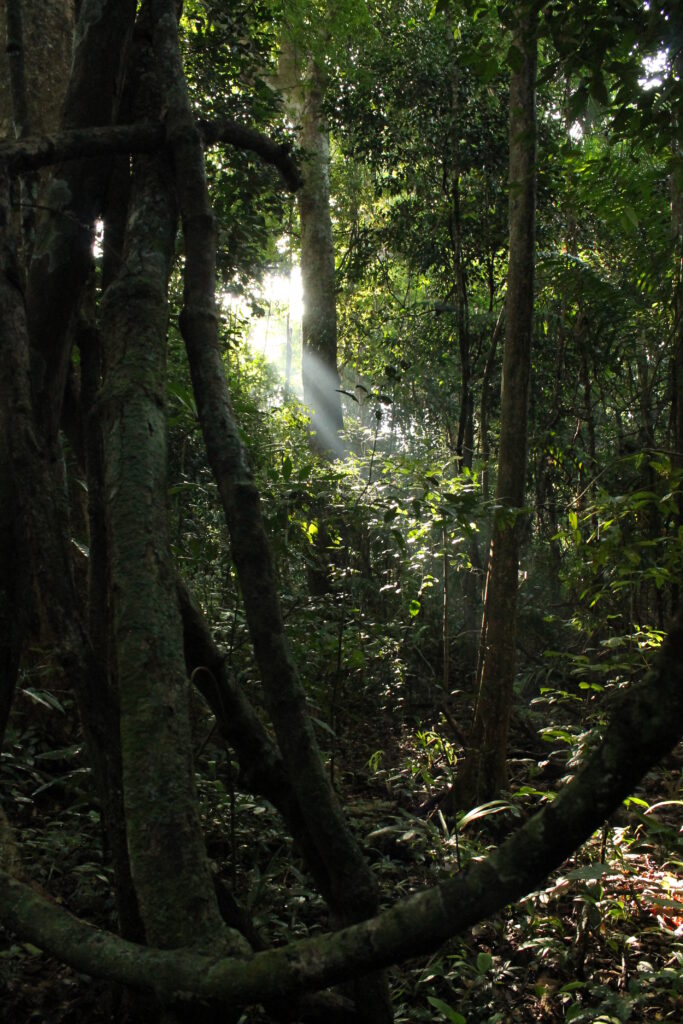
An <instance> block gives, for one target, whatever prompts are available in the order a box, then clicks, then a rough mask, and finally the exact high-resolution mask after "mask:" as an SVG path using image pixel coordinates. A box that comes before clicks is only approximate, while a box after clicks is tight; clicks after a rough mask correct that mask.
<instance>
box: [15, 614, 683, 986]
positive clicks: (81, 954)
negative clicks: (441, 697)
mask: <svg viewBox="0 0 683 1024" xmlns="http://www.w3.org/2000/svg"><path fill="white" fill-rule="evenodd" d="M682 732H683V613H679V616H678V619H677V622H676V624H675V626H674V628H673V629H672V630H671V632H670V634H669V636H668V637H667V640H666V641H665V643H664V645H663V648H662V650H661V652H660V655H659V659H658V664H657V666H656V669H655V671H654V672H653V673H652V675H651V676H650V678H649V679H647V680H646V681H645V682H643V683H641V684H637V685H634V686H632V687H631V688H629V690H628V691H626V692H625V693H624V694H623V695H622V696H621V698H620V700H619V701H617V702H616V704H615V708H614V712H613V716H612V721H611V723H610V725H609V727H608V729H607V731H606V734H605V738H604V740H603V741H602V743H601V744H600V746H599V747H598V748H597V749H596V750H594V752H593V753H592V754H591V755H590V756H589V758H588V760H587V761H586V763H585V765H584V766H583V767H582V768H581V769H580V771H579V772H578V774H577V775H576V777H575V778H574V780H573V781H572V782H570V783H569V784H568V785H567V786H565V787H564V789H563V790H561V792H560V793H559V794H558V796H557V798H556V799H555V800H554V801H553V802H552V803H550V804H548V805H546V807H545V808H543V810H541V811H539V812H538V813H537V814H536V815H535V816H534V817H533V818H531V819H530V820H529V821H528V822H527V823H526V824H525V825H524V826H523V827H522V828H520V829H519V830H518V831H517V832H515V833H514V834H513V835H512V836H511V837H510V838H509V839H508V840H507V841H506V842H505V843H504V844H503V845H502V846H501V847H500V848H499V849H498V850H497V851H496V852H495V853H494V854H492V855H491V856H490V857H489V858H487V859H486V860H484V861H479V862H476V863H471V864H470V865H469V866H468V867H467V868H466V869H465V870H464V871H462V872H460V873H459V874H457V875H456V876H455V877H453V878H451V879H449V880H447V881H445V882H442V883H441V884H440V885H437V886H434V887H433V888H432V889H429V890H427V891H425V892H422V893H419V894H417V895H415V896H411V897H409V898H407V899H404V900H401V901H400V902H399V903H397V904H395V905H394V906H393V907H392V908H391V909H390V910H387V911H384V912H383V913H380V914H378V915H377V916H375V917H373V918H371V919H370V920H366V921H363V922H362V923H360V924H355V925H352V926H351V927H348V928H345V929H343V930H342V931H339V932H335V933H332V934H329V935H325V936H323V937H321V938H314V939H305V940H303V941H301V942H296V943H292V944H291V945H288V946H285V947H283V948H280V949H277V950H269V951H267V952H263V953H258V954H256V955H255V956H253V957H252V958H251V959H250V960H248V961H245V960H237V959H235V958H227V959H226V958H223V959H220V958H217V957H211V956H206V955H202V954H198V953H196V952H193V951H190V950H172V951H160V950H156V949H150V948H147V947H142V946H138V945H135V944H134V943H131V942H126V941H124V940H122V939H119V938H118V937H116V936H114V935H111V934H108V933H106V932H103V931H100V930H98V929H95V928H92V927H91V926H89V925H87V924H85V923H84V922H82V921H79V920H78V919H77V918H75V917H73V916H72V915H71V914H69V913H68V912H67V911H65V910H62V909H61V908H60V907H57V906H55V905H54V904H52V903H50V902H49V901H48V900H47V899H45V897H43V896H40V895H39V894H38V893H37V892H35V891H34V890H33V889H32V888H30V887H29V886H27V885H25V884H24V883H22V882H18V881H16V880H15V879H13V878H11V877H10V876H9V875H8V874H7V873H5V872H0V918H1V919H2V920H3V922H4V924H5V925H6V926H7V927H8V928H10V929H12V931H14V932H15V933H16V934H17V935H18V936H20V937H21V938H24V939H27V940H29V941H31V942H34V943H35V944H36V945H38V946H40V947H41V948H43V949H45V950H47V951H48V952H51V953H53V954H54V955H55V956H58V957H59V958H60V959H61V960H63V961H64V962H66V963H68V964H70V965H71V966H72V967H74V968H76V969H77V970H79V971H83V972H85V973H87V974H92V975H95V976H99V977H105V978H108V979H109V980H111V981H117V982H121V983H123V984H126V985H130V986H133V987H135V988H140V989H147V990H150V991H152V992H154V993H155V995H156V996H157V997H158V998H159V999H160V1000H161V1001H162V1002H163V1003H166V1004H178V1003H188V1002H192V1001H194V1000H201V1001H206V1000H208V1001H210V1002H218V1003H221V1004H226V1005H227V1004H230V1005H231V1006H247V1005H249V1004H252V1003H261V1002H263V1001H264V1000H268V999H272V998H278V997H282V996H287V995H292V994H295V993H300V992H305V991H310V990H314V989H319V988H324V987H326V986H328V985H331V984H334V983H336V982H340V981H343V980H345V979H347V978H350V977H352V976H354V975H357V974H358V973H359V972H366V971H367V970H368V969H373V968H380V967H385V966H388V965H389V964H392V963H397V962H399V961H402V960H404V959H407V958H408V957H410V956H415V955H417V954H420V953H426V952H429V951H431V950H433V949H435V948H436V947H438V946H439V945H440V944H441V943H443V942H444V941H445V940H446V939H448V938H450V937H452V936H454V935H456V934H457V933H458V932H460V931H462V930H463V929H465V928H467V927H469V926H471V925H473V924H475V923H476V922H477V921H479V920H481V919H483V918H485V917H488V916H490V915H491V914H493V913H495V912H496V911H497V910H500V909H501V908H502V907H504V906H506V905H507V904H509V903H512V902H514V901H516V900H518V899H520V898H521V897H522V896H524V895H526V894H527V893H528V892H530V891H532V890H533V889H534V888H535V887H536V886H538V885H540V884H541V883H542V882H543V880H544V879H545V878H547V876H548V875H549V874H550V873H551V872H552V871H553V870H555V869H557V868H558V867H559V866H560V865H561V864H562V862H563V861H564V860H565V859H566V858H567V857H568V856H569V855H570V854H571V853H572V852H573V851H574V850H575V849H576V848H577V847H578V846H580V844H581V843H582V842H584V841H585V840H586V839H587V838H588V837H589V836H590V835H591V834H592V832H593V831H594V830H595V829H596V828H597V827H598V826H599V825H600V824H601V823H602V822H603V821H604V820H605V818H606V817H608V816H609V815H610V814H611V813H612V812H613V811H614V810H615V808H616V807H618V805H619V804H620V802H621V801H622V800H623V799H624V798H625V797H626V796H627V795H628V794H629V793H630V792H631V791H632V789H633V788H634V786H635V785H636V784H637V783H638V781H639V780H640V779H641V778H642V777H643V775H644V774H645V773H646V772H647V771H648V770H649V769H650V768H651V767H653V765H655V764H656V763H657V761H659V760H660V759H661V758H662V757H663V756H664V755H665V754H666V753H667V752H668V751H669V750H670V749H671V748H672V747H673V745H674V744H675V743H676V742H677V740H678V739H679V737H680V735H681V733H682Z"/></svg>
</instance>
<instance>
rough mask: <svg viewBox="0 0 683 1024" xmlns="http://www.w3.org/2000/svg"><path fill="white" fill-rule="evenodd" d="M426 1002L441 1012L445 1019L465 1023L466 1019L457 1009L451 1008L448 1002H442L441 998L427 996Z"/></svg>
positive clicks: (452, 1022)
mask: <svg viewBox="0 0 683 1024" xmlns="http://www.w3.org/2000/svg"><path fill="white" fill-rule="evenodd" d="M427 1002H428V1003H429V1004H430V1005H431V1006H433V1007H434V1009H435V1010H438V1011H439V1013H442V1014H443V1015H444V1017H445V1018H446V1020H449V1021H451V1024H467V1021H466V1020H465V1018H464V1017H463V1015H462V1014H461V1013H458V1011H457V1010H454V1009H452V1007H450V1006H449V1005H448V1003H444V1001H443V999H437V998H436V996H427Z"/></svg>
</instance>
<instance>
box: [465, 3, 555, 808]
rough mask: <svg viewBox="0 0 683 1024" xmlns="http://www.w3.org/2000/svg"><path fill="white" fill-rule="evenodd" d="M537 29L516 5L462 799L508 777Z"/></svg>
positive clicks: (530, 301) (483, 796) (529, 303)
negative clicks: (495, 457) (497, 379)
mask: <svg viewBox="0 0 683 1024" xmlns="http://www.w3.org/2000/svg"><path fill="white" fill-rule="evenodd" d="M536 32H537V25H536V15H531V14H527V13H523V14H522V15H521V16H520V20H519V26H518V28H517V29H516V31H515V35H514V39H513V45H514V46H516V48H517V49H518V50H519V52H520V55H521V56H522V57H523V61H522V65H521V67H520V70H519V71H514V72H513V73H512V75H511V80H510V198H509V204H510V206H509V220H510V263H509V269H508V283H507V297H506V306H505V348H504V356H503V384H502V397H501V421H500V449H499V461H498V484H497V488H496V505H497V510H496V517H495V521H494V527H493V537H492V541H491V551H490V555H489V568H488V577H487V583H486V596H485V602H484V616H483V625H482V644H481V650H482V659H481V674H480V680H479V687H478V693H477V703H476V709H475V717H474V724H473V729H472V736H471V740H470V748H469V750H468V753H467V759H466V764H465V768H464V779H463V780H462V782H461V783H460V784H461V785H462V792H463V793H466V794H467V796H468V799H470V800H471V799H472V798H473V797H474V798H475V799H476V801H477V802H482V801H485V800H490V799H492V798H493V797H495V796H496V795H497V794H498V793H499V792H500V790H501V789H502V788H504V787H505V785H506V782H507V763H506V758H507V736H508V726H509V720H510V710H511V705H512V685H513V681H514V672H515V641H516V631H517V572H518V561H519V534H520V522H521V514H522V508H523V506H524V495H525V480H526V464H527V422H528V404H529V377H530V371H531V337H532V325H533V306H534V248H535V223H536V178H535V174H536V59H537V58H536V53H537V41H536ZM460 784H459V785H460Z"/></svg>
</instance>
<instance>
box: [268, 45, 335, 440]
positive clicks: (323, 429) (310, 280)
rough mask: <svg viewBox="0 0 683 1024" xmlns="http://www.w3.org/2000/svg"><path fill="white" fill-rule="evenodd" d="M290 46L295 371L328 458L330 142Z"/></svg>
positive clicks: (285, 69) (287, 84)
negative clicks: (296, 265)
mask: <svg viewBox="0 0 683 1024" xmlns="http://www.w3.org/2000/svg"><path fill="white" fill-rule="evenodd" d="M300 60H301V55H300V54H299V53H298V52H297V50H296V47H295V46H294V45H292V44H290V43H285V44H283V47H282V51H281V55H280V73H279V78H280V85H281V88H282V89H283V91H284V92H285V95H286V100H287V103H288V105H289V107H290V109H291V110H292V113H293V116H294V117H295V118H296V120H297V122H298V124H299V141H300V143H301V147H302V149H303V151H304V159H303V163H302V178H303V184H302V187H301V189H300V191H299V195H298V199H299V219H300V223H301V283H302V288H303V300H304V309H303V315H302V320H301V334H302V352H301V372H302V378H303V386H304V402H305V403H306V405H307V406H308V407H309V409H310V410H311V428H312V430H313V433H314V437H313V447H314V449H315V450H316V451H318V452H319V453H320V454H321V455H324V456H326V457H328V458H334V457H336V456H341V455H343V454H344V446H343V444H342V442H341V439H340V436H339V434H340V431H341V430H343V427H344V420H343V415H342V406H341V394H340V391H339V385H340V382H339V371H338V369H337V297H336V293H335V266H334V242H333V238H332V218H331V215H330V138H329V133H328V131H327V127H326V125H325V118H324V114H323V107H322V105H323V98H324V80H323V75H322V72H321V70H320V68H319V67H318V65H317V64H316V62H315V60H314V59H313V58H309V59H308V60H307V61H306V70H305V72H304V69H303V68H302V67H301V66H300Z"/></svg>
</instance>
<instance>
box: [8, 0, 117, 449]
mask: <svg viewBox="0 0 683 1024" xmlns="http://www.w3.org/2000/svg"><path fill="white" fill-rule="evenodd" d="M136 7H137V4H136V2H135V0H83V3H82V5H81V9H80V16H79V19H78V22H77V25H76V34H75V43H74V57H73V64H72V70H71V77H70V79H69V85H68V89H67V94H66V99H65V101H64V113H63V117H62V126H63V127H64V128H67V129H72V128H82V127H86V126H87V127H92V126H97V125H108V124H110V123H111V121H112V120H113V117H114V112H115V106H116V101H117V99H118V95H119V87H120V83H121V78H122V74H123V68H124V66H125V58H126V52H127V47H128V42H129V40H130V37H131V33H132V29H133V22H134V19H135V11H136ZM107 178H108V164H107V163H106V162H104V161H101V160H99V161H88V160H78V161H69V162H68V163H64V164H61V165H58V166H57V167H56V168H55V171H54V174H53V176H52V178H51V181H50V186H49V189H48V192H47V195H46V198H45V207H46V209H45V211H44V213H43V215H42V216H41V218H40V220H39V222H38V228H37V235H36V244H35V248H34V250H33V258H32V260H31V266H30V269H29V276H28V286H27V293H26V309H27V314H28V317H29V332H30V335H31V378H32V379H31V386H32V392H33V398H34V405H35V408H36V410H37V411H38V413H39V417H40V425H41V429H42V431H43V432H44V434H45V437H46V438H47V439H48V440H49V441H50V443H54V441H55V439H56V437H57V431H58V429H59V424H60V417H61V409H62V402H63V397H64V389H65V386H66V379H67V374H68V369H69V362H70V358H71V342H72V338H71V334H70V328H72V327H73V326H74V319H73V318H74V315H75V313H76V311H77V309H78V304H79V302H80V299H81V294H82V291H83V287H84V285H85V282H86V280H87V277H88V273H89V270H90V264H91V258H92V257H91V247H92V232H93V226H94V222H95V219H96V218H97V217H98V216H99V215H100V214H101V213H102V204H103V200H104V195H105V188H106V183H107Z"/></svg>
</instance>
